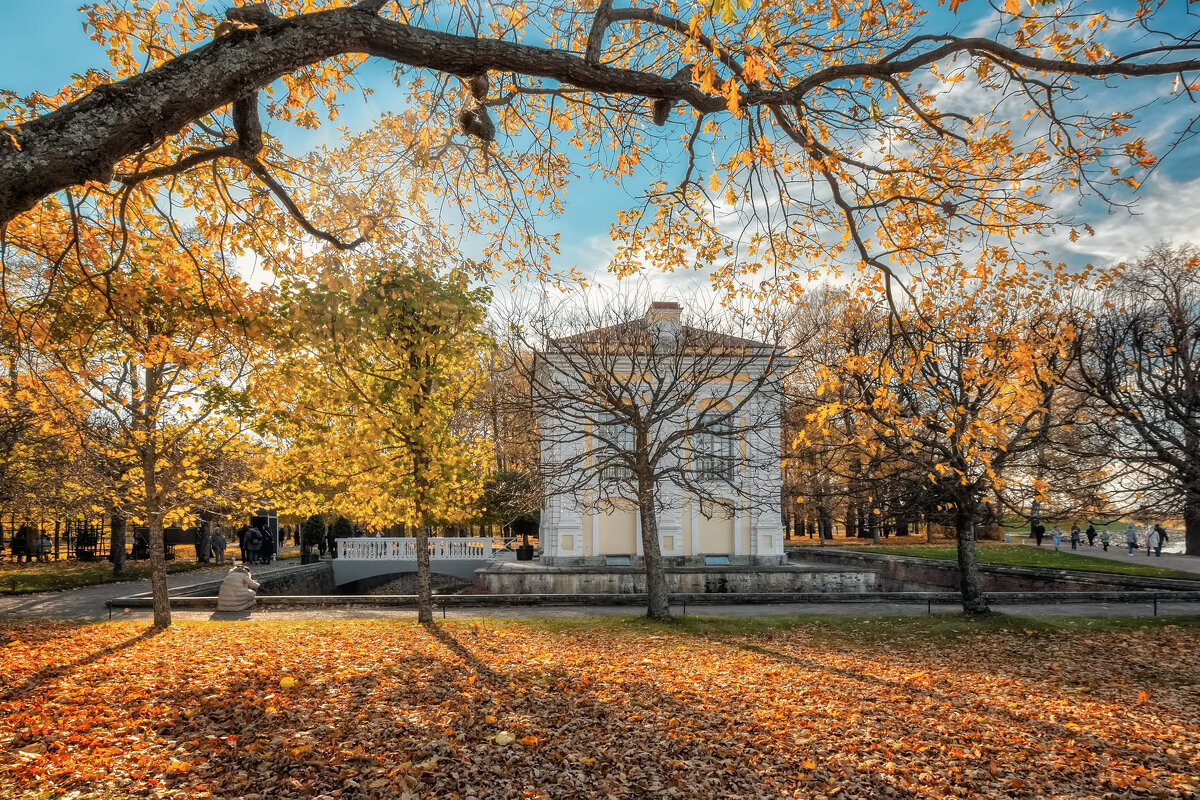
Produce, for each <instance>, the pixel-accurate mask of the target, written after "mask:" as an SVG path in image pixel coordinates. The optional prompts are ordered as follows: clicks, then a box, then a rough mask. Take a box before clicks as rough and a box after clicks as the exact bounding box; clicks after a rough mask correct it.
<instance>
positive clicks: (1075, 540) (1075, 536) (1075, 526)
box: [1071, 522, 1079, 550]
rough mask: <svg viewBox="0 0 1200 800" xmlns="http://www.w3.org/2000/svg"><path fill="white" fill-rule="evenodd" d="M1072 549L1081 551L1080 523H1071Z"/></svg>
mask: <svg viewBox="0 0 1200 800" xmlns="http://www.w3.org/2000/svg"><path fill="white" fill-rule="evenodd" d="M1071 549H1072V550H1078V549H1079V523H1077V522H1072V523H1071Z"/></svg>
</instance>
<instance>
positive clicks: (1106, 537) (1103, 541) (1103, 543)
mask: <svg viewBox="0 0 1200 800" xmlns="http://www.w3.org/2000/svg"><path fill="white" fill-rule="evenodd" d="M1111 541H1112V534H1111V533H1109V532H1108V531H1100V547H1102V548H1103V549H1104V552H1106V553H1107V552H1108V543H1109V542H1111Z"/></svg>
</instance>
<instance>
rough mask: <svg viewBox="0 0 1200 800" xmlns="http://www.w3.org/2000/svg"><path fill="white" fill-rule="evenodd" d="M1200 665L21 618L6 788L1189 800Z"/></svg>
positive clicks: (3, 672)
mask: <svg viewBox="0 0 1200 800" xmlns="http://www.w3.org/2000/svg"><path fill="white" fill-rule="evenodd" d="M888 624H889V623H888V622H887V621H881V622H880V626H881V627H883V628H884V629H885V630H886V626H887V625H888ZM817 633H819V634H820V635H815V634H817ZM1198 651H1200V634H1198V633H1197V631H1196V630H1194V629H1183V628H1176V627H1166V628H1157V629H1147V630H1132V631H1119V632H1103V633H1096V632H1089V633H1064V634H1061V635H1059V634H1044V633H1038V634H1036V635H1028V634H1027V633H1026V632H1025V631H1023V630H1015V631H1013V632H1011V633H1008V632H1001V633H996V632H988V633H984V634H979V635H964V636H962V637H959V638H957V639H954V640H951V641H946V640H944V639H942V640H930V641H924V642H923V641H920V640H919V639H914V638H912V637H908V638H905V637H892V638H889V637H887V636H879V637H875V638H873V639H870V640H854V639H851V638H844V639H840V640H839V639H837V638H836V637H834V638H830V636H828V635H827V632H819V631H818V630H817V629H816V628H815V627H813V626H799V627H794V628H787V629H780V630H768V631H766V632H755V633H747V634H741V635H738V634H728V633H717V632H709V633H700V634H697V633H694V632H693V633H687V632H682V631H674V630H672V629H671V628H662V629H650V630H649V631H647V630H645V629H637V630H635V629H633V628H629V629H622V628H620V627H617V626H613V625H611V624H609V625H608V626H602V625H588V624H585V623H581V624H580V625H578V626H575V627H568V628H566V629H562V630H546V629H544V628H543V627H539V626H537V625H525V624H519V623H512V622H499V621H494V620H493V621H488V622H486V623H482V624H481V623H474V624H467V623H455V624H449V625H445V626H442V627H440V628H433V629H426V628H422V627H420V626H417V625H415V624H412V623H410V622H407V621H406V622H383V621H343V622H337V623H328V622H292V623H285V624H280V623H269V624H268V623H258V622H249V623H245V622H243V623H234V624H226V623H192V624H188V623H184V624H180V625H177V626H176V627H173V628H171V629H169V630H167V631H162V632H159V631H154V630H153V629H149V628H146V627H145V626H140V625H135V624H130V623H120V624H103V625H86V626H77V625H70V624H65V623H42V624H37V625H32V624H31V625H15V626H14V625H9V626H7V627H4V628H0V795H2V796H5V797H21V796H24V795H28V796H30V797H39V798H41V797H45V796H52V797H57V796H61V795H65V794H70V793H75V794H72V795H71V796H73V797H89V796H96V797H241V798H250V799H251V800H253V799H254V798H292V797H315V798H425V797H437V798H609V797H615V798H642V797H647V798H648V797H654V798H659V797H663V798H715V797H736V798H759V797H763V798H766V797H806V798H821V797H845V798H868V797H869V798H889V797H920V798H933V797H991V798H1021V797H1029V798H1059V797H1121V798H1124V797H1191V796H1194V795H1195V793H1196V792H1197V790H1198V787H1200V784H1198V783H1197V777H1196V776H1197V775H1200V713H1198V711H1200V667H1197V665H1196V660H1195V654H1196V653H1197V652H1198Z"/></svg>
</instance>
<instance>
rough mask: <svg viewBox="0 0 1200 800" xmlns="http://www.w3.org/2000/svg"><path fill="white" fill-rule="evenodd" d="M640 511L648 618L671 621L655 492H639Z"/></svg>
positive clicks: (669, 599) (669, 595) (669, 596)
mask: <svg viewBox="0 0 1200 800" xmlns="http://www.w3.org/2000/svg"><path fill="white" fill-rule="evenodd" d="M638 511H639V512H640V514H641V518H642V560H643V561H644V562H645V566H646V616H647V617H649V618H650V619H670V618H671V594H670V590H669V589H668V588H667V575H666V573H665V572H664V571H663V560H662V548H661V547H659V543H658V513H657V510H656V509H655V507H654V491H653V490H650V489H648V490H644V491H639V492H638Z"/></svg>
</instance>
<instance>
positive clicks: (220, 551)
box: [211, 528, 229, 564]
mask: <svg viewBox="0 0 1200 800" xmlns="http://www.w3.org/2000/svg"><path fill="white" fill-rule="evenodd" d="M211 544H212V554H213V560H214V561H216V562H217V563H218V564H224V563H225V548H226V547H228V546H229V542H227V541H225V531H223V530H222V529H220V528H217V531H216V533H214V534H213V537H212V543H211Z"/></svg>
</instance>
